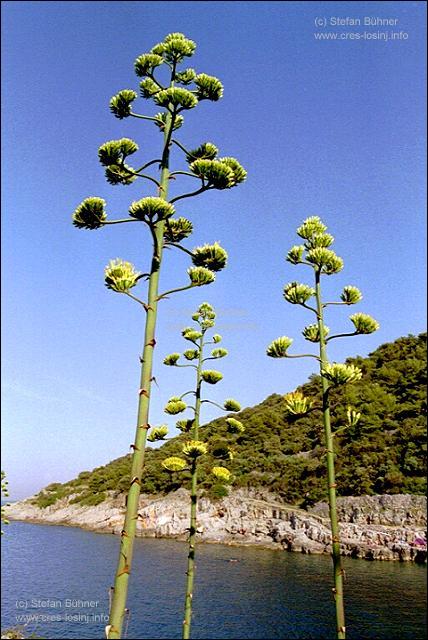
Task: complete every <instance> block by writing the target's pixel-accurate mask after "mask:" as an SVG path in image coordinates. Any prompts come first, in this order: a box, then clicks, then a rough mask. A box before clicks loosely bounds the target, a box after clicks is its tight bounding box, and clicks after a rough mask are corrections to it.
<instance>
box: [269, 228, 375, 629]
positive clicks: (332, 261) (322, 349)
mask: <svg viewBox="0 0 428 640" xmlns="http://www.w3.org/2000/svg"><path fill="white" fill-rule="evenodd" d="M326 230H327V227H326V226H325V225H324V224H323V222H322V221H321V220H320V218H318V217H317V216H313V217H311V218H308V219H307V220H305V221H304V222H303V224H302V225H301V226H300V227H299V228H298V229H297V234H298V235H299V236H300V237H301V238H303V239H304V241H305V242H304V244H303V245H295V246H293V247H292V248H291V249H290V251H289V252H288V254H287V261H288V262H290V263H292V264H295V265H297V264H304V265H307V266H309V267H311V268H312V269H313V270H314V277H315V288H312V287H310V286H309V285H306V284H301V283H299V282H290V283H288V284H286V285H285V287H284V298H285V299H286V301H287V302H289V303H290V304H297V305H300V306H302V307H304V308H305V309H307V310H308V311H311V312H312V313H314V314H315V316H316V324H312V325H308V326H307V327H305V328H304V329H303V332H302V333H303V337H304V338H305V340H308V341H309V342H312V343H319V355H315V354H307V353H305V354H300V355H290V354H289V353H288V349H289V347H290V346H291V344H292V342H293V340H292V339H291V338H288V337H287V336H282V337H281V338H277V339H276V340H274V341H273V342H272V343H271V344H270V345H269V347H268V349H267V355H268V356H270V357H272V358H315V359H316V360H317V361H318V363H319V370H320V374H321V392H322V404H321V405H320V406H313V405H312V403H311V402H310V401H309V400H308V399H307V398H305V397H304V396H303V394H302V393H301V392H299V391H295V392H293V393H289V394H287V395H286V396H285V403H286V408H287V410H288V412H289V414H290V415H292V416H294V417H299V416H303V415H306V414H307V413H309V412H310V411H316V410H320V411H321V412H322V416H323V425H324V442H325V449H326V461H327V488H328V502H329V514H330V526H331V540H332V544H331V547H332V559H333V578H334V589H333V593H334V599H335V607H336V635H337V638H339V639H340V640H342V639H344V638H345V637H346V626H345V608H344V593H343V581H344V580H343V576H344V572H343V568H342V561H341V556H340V531H339V523H338V517H337V508H336V479H335V452H334V437H335V435H336V434H337V433H338V432H339V429H336V431H335V432H333V430H332V426H331V412H330V392H331V390H333V389H334V388H335V387H337V386H339V385H343V384H346V383H350V382H354V381H357V380H359V379H360V378H361V375H362V374H361V371H360V370H359V369H358V368H357V367H354V366H353V365H346V364H337V363H330V362H329V360H328V357H327V343H328V342H329V341H330V340H333V339H335V338H341V337H344V336H354V335H359V334H368V333H372V332H373V331H376V330H377V329H378V328H379V324H378V323H377V322H376V320H374V319H373V318H371V317H370V316H368V315H367V314H364V313H355V314H353V315H351V316H350V320H351V321H352V323H353V325H354V327H355V331H353V332H352V333H340V334H336V335H332V336H329V337H328V333H329V329H328V327H327V326H326V325H325V323H324V310H325V308H326V307H328V306H331V305H351V304H355V303H357V302H359V301H360V300H361V298H362V295H361V293H360V291H359V290H358V289H357V288H356V287H353V286H346V287H344V289H343V291H342V294H341V296H340V298H341V299H340V302H339V301H337V302H323V301H322V296H321V276H322V275H327V276H328V275H332V274H335V273H338V272H339V271H341V270H342V268H343V260H342V259H341V258H339V257H338V256H337V255H336V254H335V253H334V251H332V250H331V249H329V248H328V247H329V246H330V245H331V244H332V243H333V242H334V238H333V236H331V235H330V234H328V233H326ZM313 297H315V301H316V306H315V307H312V306H311V305H310V304H308V302H309V301H310V299H311V298H313ZM347 419H348V424H347V425H344V426H342V427H340V430H341V431H342V429H344V428H346V427H347V426H355V424H357V422H358V420H359V419H360V414H358V413H357V412H356V411H354V410H352V409H351V407H348V411H347Z"/></svg>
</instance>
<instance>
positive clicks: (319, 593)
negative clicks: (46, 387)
mask: <svg viewBox="0 0 428 640" xmlns="http://www.w3.org/2000/svg"><path fill="white" fill-rule="evenodd" d="M118 548H119V538H118V537H117V536H113V535H107V534H97V533H91V532H88V531H83V530H81V529H77V528H71V527H60V526H46V525H34V524H27V523H22V522H12V523H11V524H10V525H9V526H7V527H5V535H4V536H2V565H3V570H2V592H1V593H2V597H1V599H2V623H1V624H2V629H5V628H8V627H12V626H13V627H15V626H22V627H23V626H25V627H26V629H25V632H26V634H29V633H32V632H34V633H35V634H36V635H37V636H38V637H41V638H47V639H49V638H63V639H67V638H82V639H86V638H87V639H91V638H103V637H105V636H104V627H105V625H106V624H107V623H108V606H109V588H110V586H111V584H112V579H113V575H114V572H115V567H116V562H117V554H118ZM186 555H187V547H186V544H185V543H183V542H177V541H174V540H159V539H145V540H144V539H138V540H137V541H136V545H135V554H134V566H133V571H132V576H131V586H130V594H129V600H128V606H129V610H130V614H129V616H128V619H127V622H126V626H127V637H128V638H130V639H132V638H134V639H136V638H142V639H144V638H154V639H161V638H163V639H174V638H180V637H181V622H182V618H183V604H184V583H185V569H186ZM345 569H346V584H345V594H346V618H347V636H348V638H349V640H352V639H356V640H357V639H358V640H365V639H366V638H367V639H372V640H375V639H376V640H383V639H385V640H407V639H408V640H419V639H420V640H422V638H426V615H425V614H426V567H425V566H420V565H414V564H410V563H398V562H367V561H364V560H351V559H347V558H345ZM331 588H332V569H331V560H330V558H329V557H328V556H316V555H312V556H308V555H301V554H297V553H286V552H282V551H270V550H265V549H258V548H249V547H227V546H222V545H211V544H200V545H199V546H198V548H197V574H196V586H195V594H194V603H193V607H194V617H193V624H192V634H191V635H192V638H193V639H194V640H198V639H200V640H203V639H206V640H208V639H215V638H218V639H223V638H229V639H230V640H241V639H244V638H253V639H257V640H264V639H266V640H267V639H269V640H273V639H275V638H280V639H282V640H286V639H289V638H290V639H293V638H302V639H312V638H314V639H319V640H330V639H332V638H334V637H335V624H334V602H333V598H332V591H331Z"/></svg>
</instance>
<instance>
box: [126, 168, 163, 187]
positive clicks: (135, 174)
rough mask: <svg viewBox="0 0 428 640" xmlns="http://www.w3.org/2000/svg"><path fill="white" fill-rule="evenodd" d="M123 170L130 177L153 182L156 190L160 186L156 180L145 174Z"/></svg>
mask: <svg viewBox="0 0 428 640" xmlns="http://www.w3.org/2000/svg"><path fill="white" fill-rule="evenodd" d="M123 169H124V170H125V171H126V173H129V174H130V175H131V176H138V177H139V178H145V179H146V180H150V182H154V183H155V185H156V186H157V187H158V189H160V186H161V185H160V182H159V181H158V180H156V178H152V176H148V175H147V174H146V173H138V171H132V170H131V169H128V168H127V167H123Z"/></svg>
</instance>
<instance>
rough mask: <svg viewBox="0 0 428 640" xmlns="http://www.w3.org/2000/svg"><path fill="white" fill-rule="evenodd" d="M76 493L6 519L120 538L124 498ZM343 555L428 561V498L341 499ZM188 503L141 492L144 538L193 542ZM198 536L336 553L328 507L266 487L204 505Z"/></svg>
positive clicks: (179, 496) (17, 509)
mask: <svg viewBox="0 0 428 640" xmlns="http://www.w3.org/2000/svg"><path fill="white" fill-rule="evenodd" d="M72 498H73V496H68V497H67V498H63V499H61V500H58V501H57V502H56V503H55V504H54V505H52V506H50V507H46V508H44V509H41V508H39V507H37V506H36V505H35V504H33V502H34V496H33V497H31V498H27V499H26V500H22V501H20V502H16V503H14V504H12V505H10V506H9V507H8V508H7V517H9V518H10V519H11V520H22V521H26V522H33V523H40V524H55V525H68V526H75V527H81V528H84V529H88V530H91V531H98V532H103V533H113V534H120V533H121V529H122V523H123V518H124V513H125V509H124V500H125V498H124V495H117V494H114V493H113V492H111V493H110V494H109V496H108V499H107V500H105V501H104V502H102V503H101V504H99V505H97V506H93V507H85V506H81V505H79V504H70V501H71V500H72ZM338 510H339V520H340V530H341V551H342V554H343V555H345V556H351V557H353V558H363V559H366V560H399V561H414V562H418V563H423V562H426V558H427V547H426V525H427V513H426V497H425V496H413V495H406V494H404V495H383V496H361V497H345V498H339V499H338ZM188 522H189V498H188V492H187V491H186V490H185V489H178V490H177V491H175V492H174V493H170V494H168V495H166V496H152V495H142V496H141V498H140V508H139V518H138V522H137V535H138V536H141V537H158V538H165V537H166V538H176V539H182V540H184V539H186V536H187V528H188V526H189V525H188ZM198 534H199V538H200V540H201V541H203V542H213V543H216V542H217V543H222V544H229V545H253V546H261V547H267V548H271V549H278V550H286V551H295V552H301V553H316V554H319V553H330V552H331V546H330V538H331V536H330V529H329V520H328V506H327V504H326V503H322V502H319V503H317V504H316V505H314V506H313V507H312V508H310V509H308V510H307V511H305V510H302V509H298V508H296V507H293V506H290V505H288V504H285V503H284V502H282V501H281V499H280V498H278V496H276V495H274V494H271V493H269V492H267V491H263V490H256V489H250V490H244V489H237V490H234V491H232V492H231V494H230V495H229V496H228V497H226V498H223V499H222V500H218V501H211V500H209V499H208V498H206V497H202V498H200V500H199V515H198Z"/></svg>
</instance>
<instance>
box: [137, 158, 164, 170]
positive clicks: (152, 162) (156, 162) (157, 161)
mask: <svg viewBox="0 0 428 640" xmlns="http://www.w3.org/2000/svg"><path fill="white" fill-rule="evenodd" d="M161 162H162V159H161V158H156V160H150V162H146V164H143V166H142V167H140V168H139V169H135V171H137V173H138V172H139V171H144V169H147V167H150V165H152V164H160V163H161Z"/></svg>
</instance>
